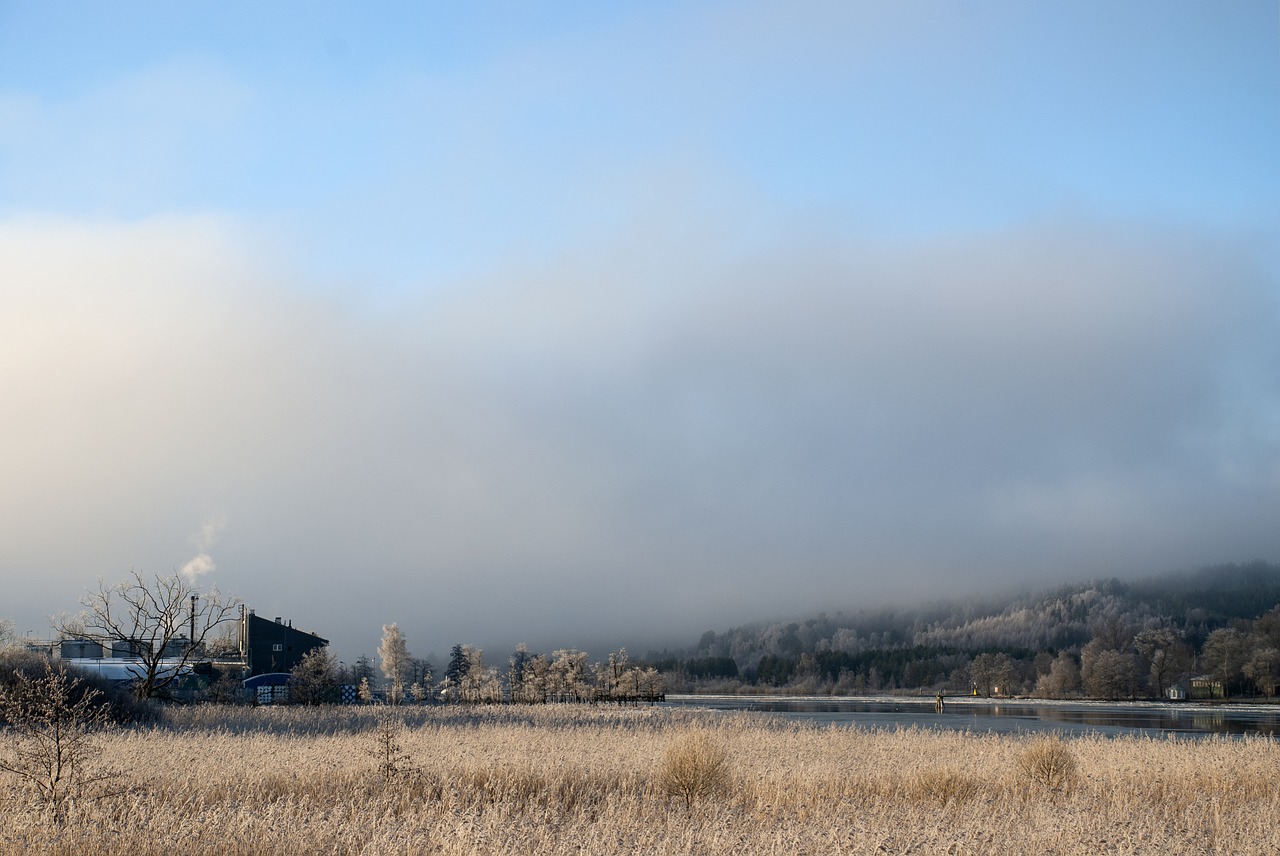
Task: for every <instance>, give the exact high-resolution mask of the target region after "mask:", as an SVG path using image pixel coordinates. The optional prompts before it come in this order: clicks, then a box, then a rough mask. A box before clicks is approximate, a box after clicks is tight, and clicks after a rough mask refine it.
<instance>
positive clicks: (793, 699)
mask: <svg viewBox="0 0 1280 856" xmlns="http://www.w3.org/2000/svg"><path fill="white" fill-rule="evenodd" d="M665 704H666V705H667V706H668V707H700V708H708V709H712V710H746V711H753V712H757V713H763V714H769V715H773V716H781V717H786V718H790V719H802V720H806V721H809V722H816V723H821V724H833V725H849V726H853V727H859V728H910V727H912V726H916V727H919V728H947V729H954V730H957V731H975V732H997V733H1013V732H1036V731H1058V732H1061V733H1066V734H1084V733H1096V734H1109V735H1122V734H1145V735H1149V736H1153V737H1154V736H1163V735H1168V734H1177V735H1183V736H1205V735H1210V734H1223V735H1241V734H1270V735H1275V734H1278V733H1280V705H1262V704H1257V705H1249V704H1232V705H1208V704H1200V703H1192V702H1181V703H1161V702H1081V701H1074V702H1073V701H1047V700H1039V699H1034V700H1019V699H1009V700H1004V699H999V700H997V699H986V698H971V697H968V696H948V697H947V702H946V710H945V712H944V713H941V714H939V713H936V712H935V711H934V700H933V699H932V698H895V697H892V696H863V697H858V698H843V697H834V698H833V697H830V696H813V697H797V696H711V695H669V696H667V701H666V703H665Z"/></svg>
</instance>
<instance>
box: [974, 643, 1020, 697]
mask: <svg viewBox="0 0 1280 856" xmlns="http://www.w3.org/2000/svg"><path fill="white" fill-rule="evenodd" d="M1015 674H1016V673H1015V671H1014V668H1013V659H1012V658H1011V657H1010V656H1009V655H1008V654H1005V653H1003V652H1001V653H998V654H979V655H978V656H976V657H974V658H973V662H971V663H970V664H969V679H970V680H972V681H973V685H974V686H975V687H976V688H977V689H978V690H979V691H980V692H981V693H982V695H984V696H990V695H992V694H993V693H995V692H1000V693H1005V694H1008V693H1009V691H1010V689H1011V688H1012V684H1013V681H1014V677H1015Z"/></svg>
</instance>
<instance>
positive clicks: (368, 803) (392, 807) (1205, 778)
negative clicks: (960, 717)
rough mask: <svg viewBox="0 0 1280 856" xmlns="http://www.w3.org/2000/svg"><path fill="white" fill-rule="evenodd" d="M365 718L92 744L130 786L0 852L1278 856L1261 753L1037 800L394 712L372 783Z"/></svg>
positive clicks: (818, 744)
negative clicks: (666, 778) (677, 758)
mask: <svg viewBox="0 0 1280 856" xmlns="http://www.w3.org/2000/svg"><path fill="white" fill-rule="evenodd" d="M379 721H380V720H379V718H378V716H377V713H376V712H375V711H370V710H367V709H364V710H362V709H337V708H335V709H319V710H315V709H310V710H258V711H244V710H219V709H207V708H206V709H198V710H184V711H176V712H175V713H174V714H173V715H172V717H171V721H170V722H169V723H168V724H166V725H162V726H158V727H154V728H138V729H132V730H121V731H116V732H113V733H110V734H108V735H104V736H103V737H102V738H101V740H102V747H103V749H104V751H105V753H106V755H107V756H108V757H109V758H110V759H111V761H112V763H113V764H114V765H115V767H116V768H117V769H120V770H122V771H123V772H124V774H125V775H126V776H127V777H128V778H129V780H130V781H131V782H132V783H134V784H135V785H137V786H138V787H137V788H135V789H134V790H133V791H132V792H130V793H129V794H126V795H121V796H119V797H116V798H110V799H106V800H100V801H96V802H93V803H85V804H82V805H72V806H70V807H69V809H68V812H67V818H66V819H65V820H64V822H63V823H62V824H61V825H55V824H52V823H50V822H49V820H48V818H47V816H46V815H44V814H43V813H42V812H40V811H39V810H38V809H35V808H31V807H28V806H27V805H26V804H25V803H24V802H23V801H22V800H21V795H20V793H19V792H18V791H16V790H15V791H3V790H0V800H2V801H3V804H2V805H0V854H6V856H7V854H19V853H57V854H73V853H74V854H81V853H95V854H131V855H132V854H138V856H147V854H162V853H163V854H168V853H173V852H182V853H195V854H214V853H217V854H231V856H235V854H258V853H295V852H309V853H340V854H382V853H404V854H410V853H413V854H417V853H440V854H487V853H504V852H505V853H516V852H519V853H554V854H567V853H575V854H582V853H601V854H604V853H610V854H612V853H690V854H692V853H698V854H744V853H778V854H783V853H786V854H790V853H808V854H821V853H876V852H888V853H906V852H912V853H1175V854H1176V853H1186V854H1191V853H1196V854H1199V853H1275V852H1277V850H1280V825H1278V824H1276V822H1275V819H1276V818H1277V817H1280V780H1278V779H1277V777H1276V776H1275V774H1274V771H1275V770H1276V768H1277V763H1278V762H1280V749H1278V747H1277V744H1276V743H1275V741H1274V740H1271V739H1263V738H1249V739H1236V740H1232V739H1206V740H1199V741H1183V740H1146V739H1136V738H1126V739H1103V738H1092V737H1090V738H1078V739H1069V740H1063V741H1062V742H1061V744H1060V745H1061V747H1062V748H1063V749H1065V750H1066V751H1067V752H1069V753H1070V756H1071V757H1072V758H1073V759H1074V760H1075V764H1076V772H1075V776H1074V785H1073V786H1072V787H1071V788H1069V789H1065V790H1054V791H1051V790H1049V789H1047V788H1043V787H1038V786H1033V785H1031V784H1030V783H1029V782H1028V780H1027V774H1026V773H1025V771H1024V770H1023V769H1022V768H1021V767H1020V763H1021V759H1023V758H1024V757H1026V756H1027V753H1028V752H1029V747H1031V746H1032V744H1033V740H1032V739H1031V738H1019V737H1008V736H992V735H968V734H961V733H954V732H934V731H920V730H906V731H865V730H855V729H847V728H818V727H810V726H807V725H800V724H794V723H787V722H781V721H776V720H767V719H763V718H758V717H753V716H751V715H748V714H730V715H713V714H702V713H698V712H671V711H665V710H657V709H640V710H635V709H631V710H616V709H614V710H601V709H590V708H583V707H572V706H564V707H558V706H550V707H548V708H545V709H521V708H490V709H484V710H474V711H469V710H456V709H427V710H415V711H410V712H408V713H406V714H405V727H404V729H403V730H401V731H398V732H396V733H395V740H396V742H397V745H398V747H399V748H398V751H400V752H402V753H403V754H404V755H405V756H407V757H408V759H409V761H410V762H411V765H412V766H411V767H410V766H409V764H408V763H406V764H405V765H404V769H406V770H407V771H408V772H406V773H405V774H404V775H398V776H394V777H388V776H386V775H383V774H382V773H383V772H384V771H382V770H380V763H381V762H380V760H379V759H378V758H373V757H370V755H369V751H370V749H371V748H377V746H378V744H377V741H378V739H379V738H378V732H377V731H376V727H377V725H378V723H379ZM691 733H698V734H703V735H705V736H706V737H707V738H709V739H710V740H713V741H714V742H715V744H717V745H718V746H720V747H722V748H723V750H724V751H725V752H726V753H727V758H728V761H727V764H728V766H729V767H730V769H731V771H732V774H733V775H732V777H731V778H730V779H728V780H726V781H725V782H724V790H722V791H721V792H719V794H718V795H717V796H716V797H715V798H714V799H710V800H706V801H705V802H704V803H703V804H702V805H703V810H701V811H698V812H695V813H692V814H691V813H689V812H687V811H686V810H685V808H684V805H683V803H681V802H680V801H678V800H672V799H671V798H670V797H669V796H668V794H667V792H666V789H665V788H664V786H663V784H662V769H663V758H664V753H665V752H666V750H667V749H668V747H670V746H672V745H673V744H677V743H679V741H680V740H681V739H682V738H683V737H684V736H686V735H688V734H691ZM382 748H384V749H385V747H382ZM384 759H385V758H384Z"/></svg>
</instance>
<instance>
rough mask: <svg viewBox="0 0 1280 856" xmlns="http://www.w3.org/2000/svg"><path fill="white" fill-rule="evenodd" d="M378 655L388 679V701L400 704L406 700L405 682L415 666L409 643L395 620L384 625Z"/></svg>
mask: <svg viewBox="0 0 1280 856" xmlns="http://www.w3.org/2000/svg"><path fill="white" fill-rule="evenodd" d="M378 657H380V658H381V660H382V674H383V675H384V676H386V679H387V701H388V702H390V703H391V704H400V703H401V702H402V701H404V689H405V684H406V683H408V677H409V670H410V669H411V668H412V667H413V662H412V661H413V658H411V657H410V656H409V643H408V642H407V641H406V640H405V638H404V634H403V633H401V632H400V627H399V626H398V625H397V624H395V623H394V622H393V623H391V624H384V625H382V644H381V645H379V646H378Z"/></svg>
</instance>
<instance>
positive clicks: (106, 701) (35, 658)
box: [0, 649, 159, 725]
mask: <svg viewBox="0 0 1280 856" xmlns="http://www.w3.org/2000/svg"><path fill="white" fill-rule="evenodd" d="M55 667H56V668H59V669H62V670H64V671H65V672H66V673H67V674H68V675H69V676H71V677H72V678H74V680H73V682H72V688H71V698H70V701H71V703H73V704H74V703H76V702H78V701H79V700H80V699H81V698H82V697H83V696H84V695H85V694H86V693H91V692H92V693H96V694H97V695H98V698H99V703H100V704H101V705H103V706H104V707H105V708H106V714H105V719H106V721H107V722H109V723H112V724H115V725H132V724H135V723H150V722H155V721H156V720H157V719H158V718H159V711H158V708H157V706H156V704H155V703H154V702H151V701H147V700H145V699H139V698H138V697H137V696H136V695H134V693H133V692H132V691H131V690H130V688H129V687H128V686H125V685H123V684H117V683H114V682H112V681H109V680H107V679H106V678H104V677H102V676H101V675H95V674H91V673H89V672H85V671H83V670H81V669H77V668H74V667H65V666H63V665H62V664H61V663H59V662H57V661H54V660H51V659H50V658H49V657H48V656H46V655H44V654H41V653H38V652H36V651H27V650H23V649H17V650H11V651H5V652H3V653H0V692H5V691H11V690H14V689H15V688H17V687H18V686H20V685H21V684H22V676H24V675H25V676H26V677H28V678H33V677H37V676H41V675H44V674H45V672H46V671H48V670H49V669H50V668H55Z"/></svg>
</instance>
